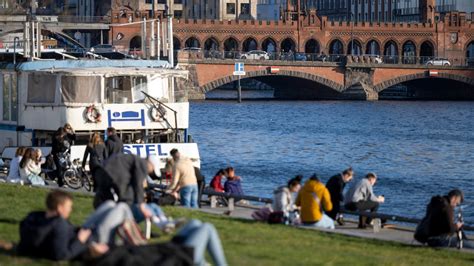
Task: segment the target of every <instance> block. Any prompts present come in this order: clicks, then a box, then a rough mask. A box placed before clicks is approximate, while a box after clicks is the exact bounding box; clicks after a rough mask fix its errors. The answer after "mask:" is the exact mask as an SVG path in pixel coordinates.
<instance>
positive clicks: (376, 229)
mask: <svg viewBox="0 0 474 266" xmlns="http://www.w3.org/2000/svg"><path fill="white" fill-rule="evenodd" d="M372 221H373V222H374V225H373V229H374V234H376V233H378V232H380V229H381V227H382V221H381V220H380V219H379V218H375V219H373V220H372Z"/></svg>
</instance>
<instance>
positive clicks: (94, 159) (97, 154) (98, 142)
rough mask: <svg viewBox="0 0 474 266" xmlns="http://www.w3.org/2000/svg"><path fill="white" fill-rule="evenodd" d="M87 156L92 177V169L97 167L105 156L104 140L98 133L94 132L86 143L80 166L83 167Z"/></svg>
mask: <svg viewBox="0 0 474 266" xmlns="http://www.w3.org/2000/svg"><path fill="white" fill-rule="evenodd" d="M89 156H90V158H89V170H90V172H91V174H92V176H93V177H94V171H95V170H96V169H97V167H99V166H101V165H102V164H103V162H104V160H105V158H106V156H107V152H106V147H105V144H104V141H103V140H102V138H101V137H100V134H99V133H97V132H95V133H94V134H92V137H91V138H90V140H89V144H87V146H86V149H85V151H84V158H83V159H82V168H85V166H86V162H87V158H88V157H89Z"/></svg>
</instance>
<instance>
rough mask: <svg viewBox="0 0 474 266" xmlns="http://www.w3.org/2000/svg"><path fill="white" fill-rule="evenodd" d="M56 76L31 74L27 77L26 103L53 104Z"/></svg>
mask: <svg viewBox="0 0 474 266" xmlns="http://www.w3.org/2000/svg"><path fill="white" fill-rule="evenodd" d="M55 91H56V75H50V74H42V73H31V74H29V75H28V102H29V103H54V98H55V97H54V96H55Z"/></svg>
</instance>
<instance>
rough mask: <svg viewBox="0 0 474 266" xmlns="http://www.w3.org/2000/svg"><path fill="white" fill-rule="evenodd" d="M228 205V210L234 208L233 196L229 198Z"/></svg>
mask: <svg viewBox="0 0 474 266" xmlns="http://www.w3.org/2000/svg"><path fill="white" fill-rule="evenodd" d="M228 205H229V211H233V210H234V198H229V202H228Z"/></svg>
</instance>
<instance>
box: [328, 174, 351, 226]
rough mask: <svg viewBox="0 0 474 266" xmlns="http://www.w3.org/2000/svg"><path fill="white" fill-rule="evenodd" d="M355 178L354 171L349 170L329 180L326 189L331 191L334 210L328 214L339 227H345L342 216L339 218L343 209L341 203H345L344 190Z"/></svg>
mask: <svg viewBox="0 0 474 266" xmlns="http://www.w3.org/2000/svg"><path fill="white" fill-rule="evenodd" d="M353 176H354V171H352V168H348V169H346V170H344V171H342V173H340V174H337V175H335V176H332V177H331V178H329V180H328V182H327V183H326V188H327V189H328V190H329V194H331V202H332V210H331V211H328V212H326V214H327V215H328V216H329V217H331V219H333V220H336V221H337V223H338V224H339V225H344V220H343V218H342V215H339V217H338V214H339V210H340V209H341V202H343V201H344V195H343V192H344V188H345V186H346V184H347V183H348V182H350V181H351V180H352V177H353Z"/></svg>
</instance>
